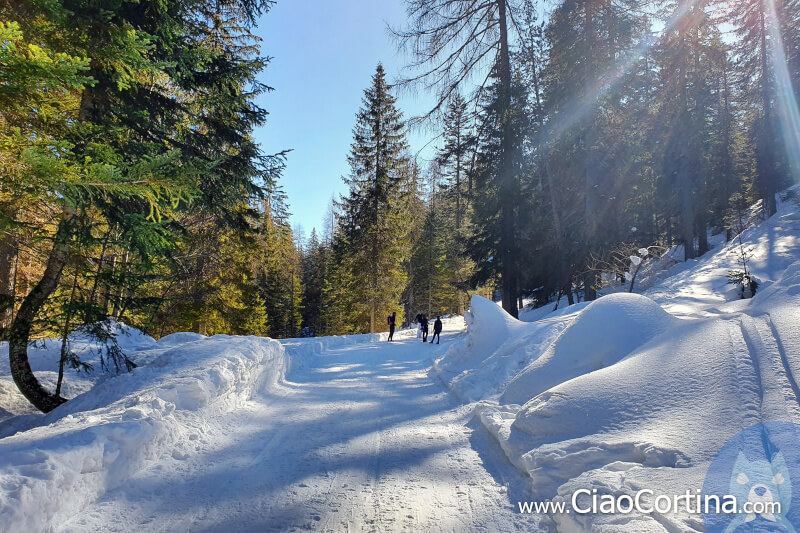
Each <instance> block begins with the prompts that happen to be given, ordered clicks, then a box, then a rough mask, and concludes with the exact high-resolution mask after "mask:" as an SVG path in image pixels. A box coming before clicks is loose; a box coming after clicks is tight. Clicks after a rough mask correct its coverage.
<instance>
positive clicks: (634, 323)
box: [500, 293, 678, 404]
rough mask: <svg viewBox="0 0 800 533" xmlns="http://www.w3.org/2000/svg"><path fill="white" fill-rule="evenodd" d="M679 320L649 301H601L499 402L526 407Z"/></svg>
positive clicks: (634, 297) (627, 297)
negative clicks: (530, 402)
mask: <svg viewBox="0 0 800 533" xmlns="http://www.w3.org/2000/svg"><path fill="white" fill-rule="evenodd" d="M677 320H678V319H676V318H674V317H673V316H671V315H670V314H669V313H667V312H666V311H664V310H663V309H662V308H661V307H660V306H659V305H658V304H656V303H655V302H654V301H653V300H651V299H649V298H647V297H645V296H641V295H638V294H627V293H620V294H612V295H609V296H605V297H603V298H600V299H599V300H596V301H594V302H592V303H591V304H590V305H588V306H587V307H586V308H585V309H584V310H583V311H582V312H581V313H580V314H579V315H578V316H577V318H575V320H574V321H573V322H572V324H570V326H569V327H568V328H566V329H565V330H564V331H563V332H562V333H561V335H560V336H559V337H558V339H556V340H555V342H553V343H552V344H551V345H550V346H549V347H548V348H547V350H546V351H545V352H544V353H543V354H542V356H541V357H539V358H537V359H536V360H535V361H533V362H532V363H530V365H528V367H527V368H525V370H523V371H522V372H521V373H519V374H518V375H517V376H516V377H515V378H514V379H513V380H511V382H510V383H509V384H508V387H507V388H506V391H505V393H504V394H503V396H502V397H501V399H500V401H501V403H519V404H522V403H525V402H527V401H528V400H530V399H531V398H533V397H534V396H537V395H538V394H540V393H542V392H544V391H546V390H547V389H549V388H551V387H553V386H555V385H558V384H559V383H563V382H565V381H567V380H570V379H572V378H574V377H577V376H580V375H583V374H586V373H588V372H593V371H595V370H599V369H601V368H604V367H607V366H610V365H613V364H614V363H616V362H618V361H619V360H621V359H622V358H623V357H625V356H626V355H628V354H629V353H631V351H633V350H634V349H635V348H637V347H639V346H641V345H642V344H644V343H646V342H648V341H649V340H650V339H652V338H653V337H655V336H657V335H660V334H661V333H663V332H664V331H666V330H667V329H668V328H670V327H671V326H673V325H675V323H676V322H677Z"/></svg>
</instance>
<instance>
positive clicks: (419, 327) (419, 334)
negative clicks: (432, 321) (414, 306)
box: [414, 313, 422, 339]
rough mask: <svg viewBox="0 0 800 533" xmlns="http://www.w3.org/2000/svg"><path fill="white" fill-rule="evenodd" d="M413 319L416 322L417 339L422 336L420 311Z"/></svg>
mask: <svg viewBox="0 0 800 533" xmlns="http://www.w3.org/2000/svg"><path fill="white" fill-rule="evenodd" d="M414 320H415V321H416V323H417V338H418V339H419V338H420V337H422V313H417V317H416V318H415V319H414Z"/></svg>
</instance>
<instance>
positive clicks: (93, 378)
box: [0, 322, 156, 438]
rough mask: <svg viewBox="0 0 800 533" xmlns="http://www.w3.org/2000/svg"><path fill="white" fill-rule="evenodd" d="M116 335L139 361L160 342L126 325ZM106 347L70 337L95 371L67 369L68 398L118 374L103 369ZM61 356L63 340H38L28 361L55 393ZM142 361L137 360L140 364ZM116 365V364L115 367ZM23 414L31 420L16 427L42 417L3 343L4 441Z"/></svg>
mask: <svg viewBox="0 0 800 533" xmlns="http://www.w3.org/2000/svg"><path fill="white" fill-rule="evenodd" d="M112 332H113V333H115V334H116V340H117V343H118V344H119V347H120V349H122V351H123V352H124V353H125V354H126V355H127V356H128V357H131V358H133V359H136V354H137V353H139V352H140V350H145V351H146V350H148V349H151V348H154V347H156V341H155V339H153V338H152V337H150V336H149V335H146V334H145V333H142V332H141V331H139V330H138V329H135V328H132V327H130V326H127V325H125V324H122V323H118V322H117V323H114V324H113V329H112ZM104 348H105V346H104V344H102V343H100V342H98V341H97V340H96V339H93V338H91V337H89V336H87V335H85V334H83V333H81V332H75V333H73V334H71V335H70V349H71V350H72V351H73V352H75V353H76V354H77V355H78V357H79V358H80V359H81V361H83V362H85V363H88V364H90V365H92V366H93V367H94V370H93V371H91V372H79V371H76V370H73V369H71V368H66V369H65V373H64V382H63V384H62V387H61V395H62V396H64V397H65V398H74V397H75V396H78V395H79V394H83V393H84V392H86V391H88V390H90V389H91V388H92V387H94V385H95V384H96V383H98V382H99V381H102V380H104V379H107V378H108V377H111V376H113V375H115V374H116V372H114V371H111V372H106V371H104V370H103V369H102V368H101V363H100V354H101V353H103V350H104ZM60 357H61V339H43V340H38V341H35V342H34V343H33V344H32V345H31V346H30V347H29V348H28V362H29V363H30V365H31V369H32V370H33V372H34V374H36V378H37V379H38V380H39V383H41V384H42V386H44V387H45V388H46V389H48V390H51V391H54V390H55V388H56V381H57V379H58V361H59V359H60ZM138 362H139V361H137V363H138ZM112 366H113V365H112ZM19 415H30V417H31V420H28V421H24V420H15V421H13V422H14V423H16V424H19V423H20V422H25V424H23V426H24V425H26V424H27V425H29V423H30V422H31V421H32V420H33V419H35V418H40V417H41V415H40V414H39V411H38V410H37V409H36V408H34V407H33V406H32V405H31V404H30V402H28V400H27V399H25V397H24V396H22V394H21V393H20V392H19V390H18V389H17V386H16V385H15V384H14V380H13V379H12V378H11V369H10V367H9V361H8V343H7V342H0V438H2V437H3V436H5V435H7V434H9V432H13V428H9V427H7V426H8V425H9V423H10V422H4V421H6V420H9V419H11V418H12V417H19Z"/></svg>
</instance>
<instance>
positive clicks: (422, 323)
mask: <svg viewBox="0 0 800 533" xmlns="http://www.w3.org/2000/svg"><path fill="white" fill-rule="evenodd" d="M386 322H387V323H388V324H389V342H391V341H392V338H393V337H394V329H395V327H396V326H397V313H392V314H391V315H390V316H388V317H386ZM416 322H417V324H418V325H419V329H417V338H419V337H420V336H422V342H427V341H428V327H429V326H428V324H429V322H430V321H429V320H428V317H427V316H426V315H425V314H423V313H417V318H416ZM441 333H442V317H441V316H439V315H436V320H435V321H434V323H433V336H432V337H431V341H430V343H431V344H433V340H434V339H436V344H439V341H440V340H441V338H442V336H441Z"/></svg>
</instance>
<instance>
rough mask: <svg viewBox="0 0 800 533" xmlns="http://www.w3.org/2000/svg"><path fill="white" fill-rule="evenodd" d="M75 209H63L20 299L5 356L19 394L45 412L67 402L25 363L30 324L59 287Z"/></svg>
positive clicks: (67, 254) (69, 244)
mask: <svg viewBox="0 0 800 533" xmlns="http://www.w3.org/2000/svg"><path fill="white" fill-rule="evenodd" d="M75 218H76V212H75V209H74V208H72V207H70V206H64V208H63V212H62V215H61V221H60V222H59V223H58V229H57V231H56V235H55V238H54V239H53V249H52V250H51V251H50V256H49V257H48V258H47V267H46V268H45V271H44V274H43V275H42V279H41V280H39V283H37V284H36V286H35V287H34V288H33V289H32V290H31V292H30V293H28V295H27V296H26V297H25V299H24V300H22V304H21V305H20V308H19V312H18V313H17V316H16V317H15V318H14V322H13V323H12V325H11V335H10V337H9V346H8V357H9V363H10V366H11V375H12V377H13V378H14V383H16V384H17V387H18V388H19V391H20V392H21V393H22V394H23V396H25V397H26V398H27V399H28V401H30V402H31V403H32V404H33V405H34V406H35V407H36V408H37V409H39V410H41V411H43V412H45V413H47V412H50V411H52V410H53V409H55V408H56V407H58V406H59V405H61V404H62V403H64V402H65V401H66V400H65V399H64V398H61V397H60V396H58V395H55V394H51V393H50V392H48V391H46V390H45V389H44V388H43V387H42V386H41V385H40V384H39V382H38V381H37V379H36V376H35V375H34V374H33V371H32V370H31V365H30V363H29V362H28V341H29V339H30V334H31V329H32V327H33V321H34V320H35V319H36V315H37V314H38V313H39V311H40V310H41V308H42V306H44V304H45V302H46V301H47V298H48V297H49V296H50V295H51V294H52V293H53V291H54V290H55V289H56V287H57V286H58V281H59V279H60V278H61V273H62V271H63V270H64V265H66V263H67V259H68V258H69V251H70V247H71V241H72V233H73V230H74V228H75Z"/></svg>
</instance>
